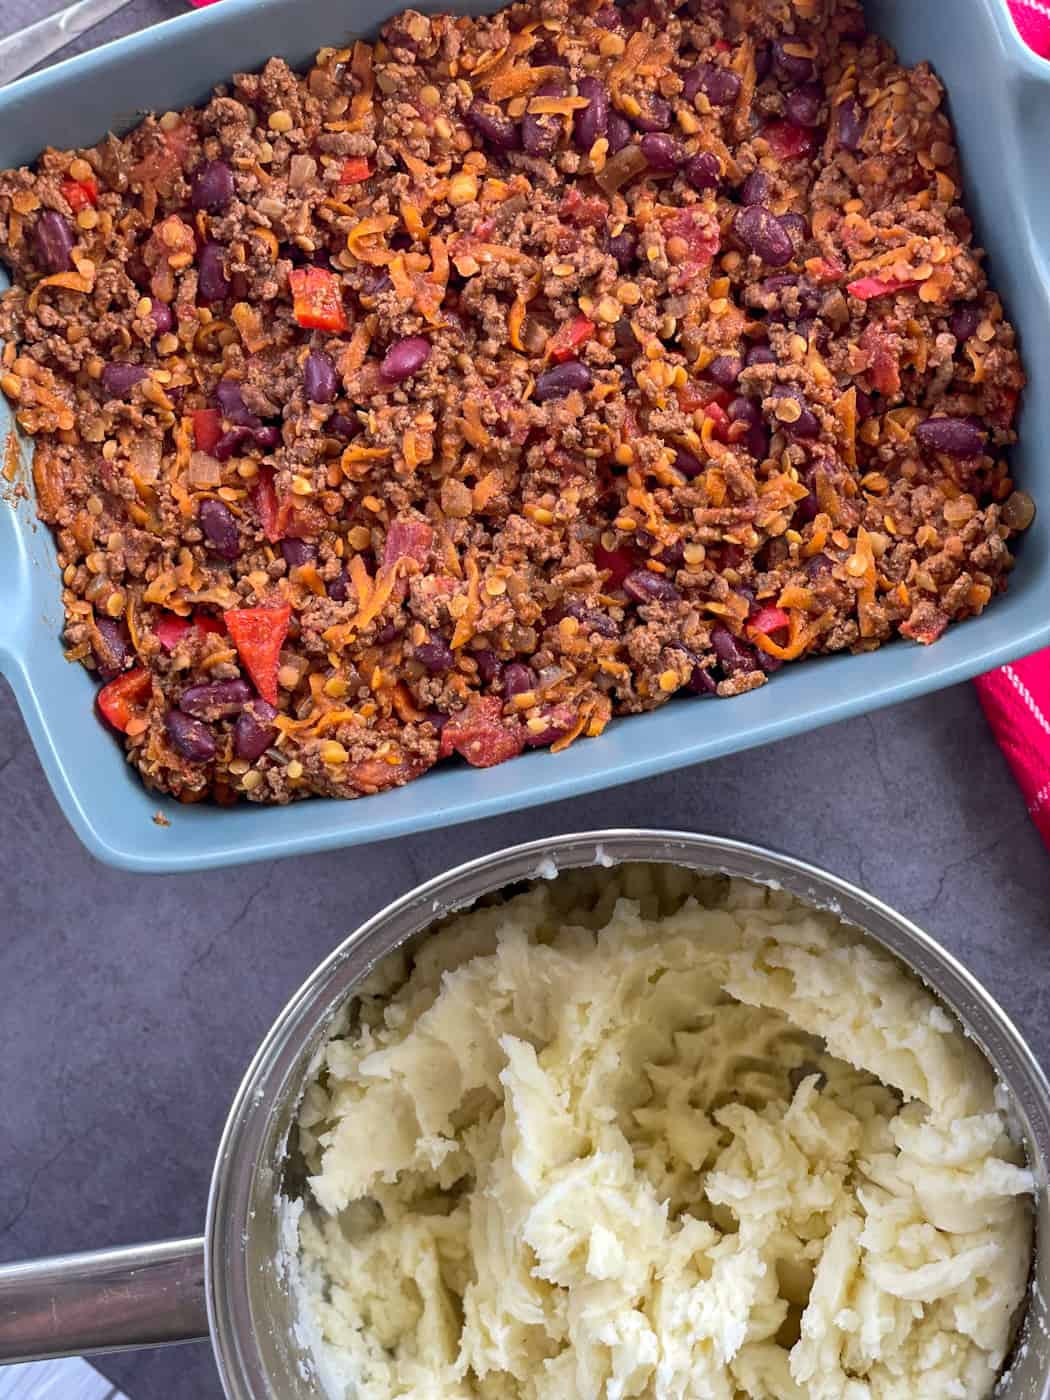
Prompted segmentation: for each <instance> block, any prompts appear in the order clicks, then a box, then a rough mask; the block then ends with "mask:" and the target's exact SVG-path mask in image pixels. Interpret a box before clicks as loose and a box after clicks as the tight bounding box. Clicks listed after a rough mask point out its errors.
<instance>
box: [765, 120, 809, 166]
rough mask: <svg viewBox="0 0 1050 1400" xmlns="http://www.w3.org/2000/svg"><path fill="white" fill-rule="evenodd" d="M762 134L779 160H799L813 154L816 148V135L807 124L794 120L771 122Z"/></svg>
mask: <svg viewBox="0 0 1050 1400" xmlns="http://www.w3.org/2000/svg"><path fill="white" fill-rule="evenodd" d="M762 135H763V137H764V138H765V140H766V141H767V142H768V144H769V149H770V150H771V151H772V152H773V154H774V155H775V156H776V158H777V160H799V159H800V158H801V157H802V156H811V155H812V154H813V151H814V150H815V148H816V136H815V135H814V134H813V132H812V131H811V130H810V129H809V128H808V127H805V126H796V125H795V123H794V122H770V123H769V124H768V125H767V126H765V127H763V128H762Z"/></svg>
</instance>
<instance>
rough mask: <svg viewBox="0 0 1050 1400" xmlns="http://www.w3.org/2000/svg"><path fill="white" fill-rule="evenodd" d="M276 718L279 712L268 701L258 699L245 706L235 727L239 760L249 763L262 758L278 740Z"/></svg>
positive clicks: (235, 750) (234, 735) (235, 751)
mask: <svg viewBox="0 0 1050 1400" xmlns="http://www.w3.org/2000/svg"><path fill="white" fill-rule="evenodd" d="M276 718H277V710H276V709H275V708H274V706H273V705H271V704H270V702H269V701H268V700H263V699H261V698H256V699H255V700H252V701H251V702H250V703H249V704H247V705H245V707H244V709H243V710H242V711H241V712H240V714H239V715H238V716H237V723H236V724H235V725H234V726H233V751H234V753H235V754H236V755H237V757H238V758H246V759H247V760H248V762H249V763H254V762H255V760H256V759H257V758H262V756H263V754H264V753H265V752H266V750H267V749H268V748H269V747H270V745H271V744H272V743H273V741H274V740H275V739H276V738H277V730H276V729H275V728H274V725H273V721H274V720H275V719H276Z"/></svg>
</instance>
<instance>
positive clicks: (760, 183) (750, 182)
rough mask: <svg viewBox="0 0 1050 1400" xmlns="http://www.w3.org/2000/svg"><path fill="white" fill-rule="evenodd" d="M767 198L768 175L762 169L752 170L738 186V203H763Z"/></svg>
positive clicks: (746, 205) (746, 204)
mask: <svg viewBox="0 0 1050 1400" xmlns="http://www.w3.org/2000/svg"><path fill="white" fill-rule="evenodd" d="M768 198H769V176H768V175H767V174H766V173H765V171H764V170H752V172H751V174H750V175H749V176H748V177H747V179H746V180H745V181H744V183H743V184H742V185H741V186H740V203H741V204H743V205H744V206H745V208H746V207H748V206H750V205H752V204H765V202H766V200H767V199H768Z"/></svg>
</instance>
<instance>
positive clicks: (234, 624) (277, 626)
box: [223, 603, 292, 705]
mask: <svg viewBox="0 0 1050 1400" xmlns="http://www.w3.org/2000/svg"><path fill="white" fill-rule="evenodd" d="M291 617H292V610H291V608H290V607H289V606H288V604H287V603H283V604H281V605H280V606H278V607H275V608H231V609H230V611H229V612H226V613H223V618H224V620H225V622H226V630H227V631H228V632H229V634H230V636H231V637H232V638H233V644H234V646H235V647H236V648H237V653H238V655H239V656H240V658H241V661H242V662H243V663H244V669H245V670H246V671H247V672H248V674H249V676H251V678H252V683H253V685H254V686H255V689H256V690H257V691H258V692H259V694H260V695H261V696H262V698H263V699H264V700H269V702H270V704H271V705H276V704H277V668H278V666H279V665H280V663H281V647H282V646H283V645H284V639H285V637H286V636H287V635H288V623H289V622H290V621H291Z"/></svg>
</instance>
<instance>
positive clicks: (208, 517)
mask: <svg viewBox="0 0 1050 1400" xmlns="http://www.w3.org/2000/svg"><path fill="white" fill-rule="evenodd" d="M197 519H198V520H199V521H200V527H201V529H202V530H203V531H204V535H205V538H206V539H207V541H208V547H209V548H210V549H211V552H212V553H213V554H217V555H218V556H219V558H220V559H238V558H239V557H240V553H241V541H240V537H239V536H238V534H237V522H236V520H234V518H233V516H232V514H231V513H230V510H229V507H228V506H227V505H226V504H225V502H223V501H219V500H216V498H215V497H214V496H208V497H207V498H206V499H205V500H203V501H201V505H200V510H199V511H198V512H197Z"/></svg>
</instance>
